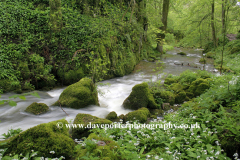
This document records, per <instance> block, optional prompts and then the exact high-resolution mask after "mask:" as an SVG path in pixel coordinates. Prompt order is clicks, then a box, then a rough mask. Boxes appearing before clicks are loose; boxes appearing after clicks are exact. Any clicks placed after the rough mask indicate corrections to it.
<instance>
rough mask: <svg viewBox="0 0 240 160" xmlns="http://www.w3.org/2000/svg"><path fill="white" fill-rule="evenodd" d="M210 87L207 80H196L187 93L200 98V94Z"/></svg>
mask: <svg viewBox="0 0 240 160" xmlns="http://www.w3.org/2000/svg"><path fill="white" fill-rule="evenodd" d="M209 87H210V85H209V82H208V80H206V79H203V78H198V79H196V80H195V81H193V82H192V83H191V85H190V87H189V89H188V92H191V93H193V94H194V96H195V97H196V96H200V95H201V94H202V93H204V92H205V91H206V89H209Z"/></svg>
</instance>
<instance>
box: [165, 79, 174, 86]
mask: <svg viewBox="0 0 240 160" xmlns="http://www.w3.org/2000/svg"><path fill="white" fill-rule="evenodd" d="M172 83H177V80H176V79H174V78H166V79H165V81H164V84H167V85H170V84H172Z"/></svg>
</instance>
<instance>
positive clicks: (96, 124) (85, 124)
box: [72, 113, 112, 139]
mask: <svg viewBox="0 0 240 160" xmlns="http://www.w3.org/2000/svg"><path fill="white" fill-rule="evenodd" d="M73 124H75V125H77V126H78V125H82V126H80V127H79V126H78V127H76V128H73V129H72V138H74V139H75V138H77V139H81V138H82V137H87V136H88V135H89V134H90V130H91V128H104V126H105V124H108V125H110V124H112V121H110V120H108V119H104V118H98V117H96V116H92V115H90V114H84V113H78V114H77V116H76V118H75V119H74V122H73Z"/></svg>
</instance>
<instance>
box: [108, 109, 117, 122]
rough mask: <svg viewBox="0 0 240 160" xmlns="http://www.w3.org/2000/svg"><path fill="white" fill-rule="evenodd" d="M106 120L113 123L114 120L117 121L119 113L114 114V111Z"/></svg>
mask: <svg viewBox="0 0 240 160" xmlns="http://www.w3.org/2000/svg"><path fill="white" fill-rule="evenodd" d="M106 119H108V120H110V121H112V120H114V119H117V113H116V112H114V111H112V112H110V113H109V114H108V115H107V117H106Z"/></svg>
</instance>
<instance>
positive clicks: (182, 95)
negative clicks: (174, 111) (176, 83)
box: [175, 91, 186, 104]
mask: <svg viewBox="0 0 240 160" xmlns="http://www.w3.org/2000/svg"><path fill="white" fill-rule="evenodd" d="M185 99H186V93H185V92H184V91H181V92H179V93H178V94H177V95H176V97H175V103H177V104H181V103H183V102H184V101H185Z"/></svg>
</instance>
